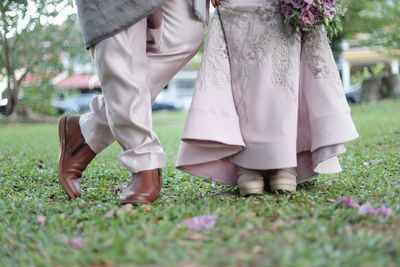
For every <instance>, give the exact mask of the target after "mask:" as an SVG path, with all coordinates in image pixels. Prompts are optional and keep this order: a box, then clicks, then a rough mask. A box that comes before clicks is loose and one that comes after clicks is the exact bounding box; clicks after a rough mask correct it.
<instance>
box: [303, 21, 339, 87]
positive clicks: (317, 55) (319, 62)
mask: <svg viewBox="0 0 400 267" xmlns="http://www.w3.org/2000/svg"><path fill="white" fill-rule="evenodd" d="M303 49H304V56H305V57H306V59H305V60H306V62H307V65H308V67H309V68H310V70H311V72H312V74H313V76H314V78H316V79H330V80H333V81H334V84H333V87H335V89H336V90H337V91H338V92H339V93H342V92H343V86H342V82H341V78H340V75H339V71H338V69H337V66H336V62H335V59H334V58H333V55H332V50H331V47H330V45H329V40H328V37H327V35H326V30H325V29H324V28H320V29H319V30H317V31H315V32H309V33H306V34H304V36H303Z"/></svg>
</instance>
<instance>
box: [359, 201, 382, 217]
mask: <svg viewBox="0 0 400 267" xmlns="http://www.w3.org/2000/svg"><path fill="white" fill-rule="evenodd" d="M358 213H359V214H360V215H370V216H375V215H377V214H378V211H377V210H376V209H375V208H374V207H372V205H371V204H370V203H369V202H367V203H365V204H363V205H361V206H360V207H359V208H358Z"/></svg>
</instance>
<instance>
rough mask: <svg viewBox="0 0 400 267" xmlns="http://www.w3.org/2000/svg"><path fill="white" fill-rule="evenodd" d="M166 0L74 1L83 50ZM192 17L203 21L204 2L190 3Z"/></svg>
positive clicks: (196, 0)
mask: <svg viewBox="0 0 400 267" xmlns="http://www.w3.org/2000/svg"><path fill="white" fill-rule="evenodd" d="M165 1H166V0H113V1H107V0H76V5H77V7H78V17H79V21H80V24H81V28H82V31H83V37H84V39H85V44H86V48H90V47H92V46H93V45H95V44H97V43H98V42H100V41H102V40H104V39H106V38H107V37H110V36H112V35H114V34H116V33H119V32H121V31H123V30H125V29H127V28H129V27H130V26H132V25H133V24H135V23H136V22H138V21H139V20H141V19H143V18H144V17H146V16H148V15H149V14H151V13H153V12H154V11H155V10H156V9H158V8H160V7H161V5H162V4H163V3H164V2H165ZM193 1H194V3H193V7H194V12H195V14H196V16H197V17H198V18H199V19H200V20H202V21H203V22H204V23H206V21H207V7H208V0H193Z"/></svg>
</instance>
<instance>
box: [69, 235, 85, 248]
mask: <svg viewBox="0 0 400 267" xmlns="http://www.w3.org/2000/svg"><path fill="white" fill-rule="evenodd" d="M85 243H86V240H85V239H83V238H82V237H74V238H72V239H71V240H69V244H70V245H71V247H73V248H77V249H78V248H81V247H83V246H84V245H85Z"/></svg>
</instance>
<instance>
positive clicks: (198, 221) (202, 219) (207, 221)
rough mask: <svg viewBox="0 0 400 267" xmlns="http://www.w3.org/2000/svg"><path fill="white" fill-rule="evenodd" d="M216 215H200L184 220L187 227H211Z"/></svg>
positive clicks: (213, 224)
mask: <svg viewBox="0 0 400 267" xmlns="http://www.w3.org/2000/svg"><path fill="white" fill-rule="evenodd" d="M216 221H217V216H215V215H202V216H197V217H193V218H190V219H187V220H185V221H184V223H185V225H186V226H187V227H188V228H189V229H211V228H213V227H214V226H215V223H216Z"/></svg>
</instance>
